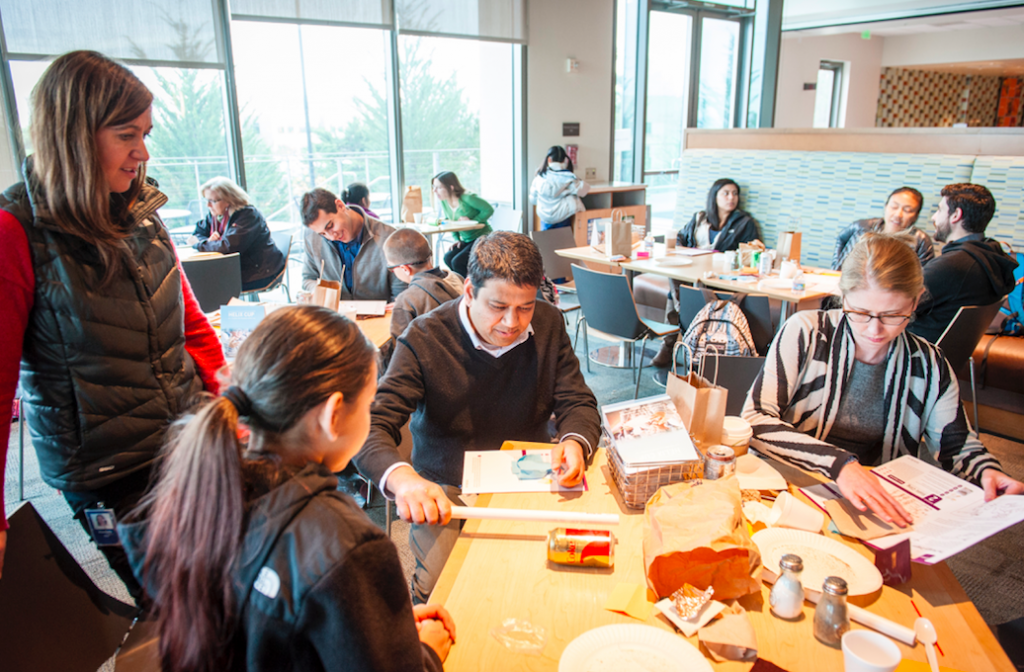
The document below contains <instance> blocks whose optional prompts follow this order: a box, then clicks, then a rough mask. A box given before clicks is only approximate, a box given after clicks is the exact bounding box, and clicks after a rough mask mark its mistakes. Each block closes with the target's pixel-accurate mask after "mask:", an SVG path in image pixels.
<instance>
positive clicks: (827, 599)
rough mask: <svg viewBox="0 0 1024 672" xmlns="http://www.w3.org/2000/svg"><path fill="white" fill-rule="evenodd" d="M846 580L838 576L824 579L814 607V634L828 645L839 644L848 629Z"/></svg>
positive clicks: (847, 590)
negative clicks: (818, 598)
mask: <svg viewBox="0 0 1024 672" xmlns="http://www.w3.org/2000/svg"><path fill="white" fill-rule="evenodd" d="M848 592H849V589H848V588H847V586H846V581H844V580H843V579H841V578H839V577H838V576H830V577H828V578H826V579H825V583H824V585H822V587H821V599H820V600H818V606H817V607H815V609H814V636H815V637H817V638H818V641H820V642H822V643H824V644H828V645H829V646H839V644H840V642H841V641H842V639H843V635H844V634H846V632H847V631H848V630H849V629H850V614H849V612H848V610H847V608H846V594H847V593H848Z"/></svg>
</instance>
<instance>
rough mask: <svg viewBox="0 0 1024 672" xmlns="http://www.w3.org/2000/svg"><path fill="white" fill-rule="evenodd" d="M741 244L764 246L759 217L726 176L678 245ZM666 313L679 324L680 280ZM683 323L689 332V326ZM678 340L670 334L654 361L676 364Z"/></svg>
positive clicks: (674, 282) (670, 295)
mask: <svg viewBox="0 0 1024 672" xmlns="http://www.w3.org/2000/svg"><path fill="white" fill-rule="evenodd" d="M740 243H751V244H753V245H756V246H758V247H760V248H761V249H764V244H763V243H761V231H760V229H759V228H758V225H757V220H756V219H754V218H753V217H751V216H750V213H748V212H747V211H745V210H742V209H741V208H740V185H738V184H736V182H734V181H733V180H731V179H729V178H728V177H723V178H721V179H719V180H715V183H714V184H712V185H711V189H709V190H708V199H707V205H706V206H705V209H704V210H699V211H697V212H695V213H693V217H691V218H690V221H689V222H688V223H687V225H686V226H684V227H683V228H682V229H680V231H679V233H678V234H676V245H678V246H680V247H696V248H700V249H702V250H715V251H717V252H726V251H728V250H735V249H738V248H739V246H740ZM665 315H666V320H667V321H668V322H669V323H670V324H678V323H679V281H678V280H672V288H671V289H670V290H669V293H668V302H667V303H666V305H665ZM680 326H681V327H682V328H683V331H684V332H685V330H686V327H685V325H680ZM678 339H679V334H673V335H671V336H666V337H665V338H664V340H663V341H662V345H661V350H660V351H659V352H658V354H657V355H655V356H654V359H653V360H651V364H653V365H654V366H657V367H661V368H665V367H667V366H669V365H670V364H671V363H672V348H673V346H674V345H675V342H676V341H677V340H678Z"/></svg>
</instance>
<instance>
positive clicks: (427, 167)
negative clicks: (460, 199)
mask: <svg viewBox="0 0 1024 672" xmlns="http://www.w3.org/2000/svg"><path fill="white" fill-rule="evenodd" d="M398 47H399V59H400V60H399V64H400V66H401V67H400V81H401V84H402V146H403V147H402V149H403V163H404V168H405V183H406V185H416V186H419V187H420V189H421V190H422V194H423V205H424V209H435V208H434V207H433V206H432V199H431V196H430V188H431V178H433V176H434V175H436V174H438V173H439V172H441V171H452V172H454V173H455V174H456V175H457V176H458V177H459V181H460V182H461V183H462V186H463V187H465V188H466V189H467V190H469V191H472V192H475V193H478V194H480V195H481V196H482V197H484V198H486V199H488V200H491V201H511V200H512V197H513V194H512V165H513V162H512V153H513V147H512V136H511V134H510V133H509V130H510V129H511V125H512V87H513V82H512V46H511V45H509V44H501V43H493V42H478V41H473V40H465V39H451V38H441V37H423V36H418V35H414V36H405V35H403V36H400V37H399V41H398Z"/></svg>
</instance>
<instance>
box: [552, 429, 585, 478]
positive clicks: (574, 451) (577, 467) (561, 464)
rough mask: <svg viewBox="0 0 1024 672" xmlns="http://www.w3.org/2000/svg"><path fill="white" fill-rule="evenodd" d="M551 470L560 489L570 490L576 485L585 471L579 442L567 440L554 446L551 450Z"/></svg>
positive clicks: (581, 447)
mask: <svg viewBox="0 0 1024 672" xmlns="http://www.w3.org/2000/svg"><path fill="white" fill-rule="evenodd" d="M551 468H552V469H553V470H554V472H555V478H556V479H557V480H558V484H559V485H561V486H562V487H565V488H571V487H573V486H574V485H578V484H579V482H580V481H581V480H583V472H584V470H585V469H586V460H584V458H583V446H581V445H580V444H579V441H576V440H575V439H569V440H567V441H563V442H561V443H559V444H558V445H556V446H554V447H553V448H552V449H551Z"/></svg>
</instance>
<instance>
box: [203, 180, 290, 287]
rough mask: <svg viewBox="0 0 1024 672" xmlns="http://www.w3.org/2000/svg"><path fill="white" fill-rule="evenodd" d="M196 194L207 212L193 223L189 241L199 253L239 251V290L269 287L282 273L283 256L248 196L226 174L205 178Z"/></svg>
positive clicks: (260, 214) (265, 222)
mask: <svg viewBox="0 0 1024 672" xmlns="http://www.w3.org/2000/svg"><path fill="white" fill-rule="evenodd" d="M199 193H200V194H201V195H202V197H203V198H204V199H206V206H207V207H208V208H209V209H210V212H209V213H208V214H207V215H206V218H205V219H203V220H202V221H201V222H198V223H197V224H196V230H195V231H194V232H193V233H192V237H191V238H190V239H189V242H190V243H191V244H192V246H193V247H195V248H196V249H197V250H199V251H200V252H218V253H220V254H232V253H235V252H237V253H238V254H239V262H240V263H241V266H242V291H243V292H255V291H259V290H261V289H264V288H266V287H269V286H270V285H271V284H272V283H273V282H274V280H276V279H277V277H278V276H279V275H281V273H283V272H284V264H285V256H284V252H283V251H282V250H279V249H277V245H275V244H274V239H273V238H272V237H271V235H270V227H269V226H267V220H265V219H264V218H263V213H261V212H260V211H259V210H257V209H256V207H255V206H253V205H251V204H250V203H249V195H248V194H247V193H245V190H243V189H242V188H241V187H240V186H238V185H237V184H235V183H234V181H232V180H231V179H230V178H227V177H214V178H212V179H210V180H207V181H206V183H205V184H203V186H202V187H200V188H199Z"/></svg>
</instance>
